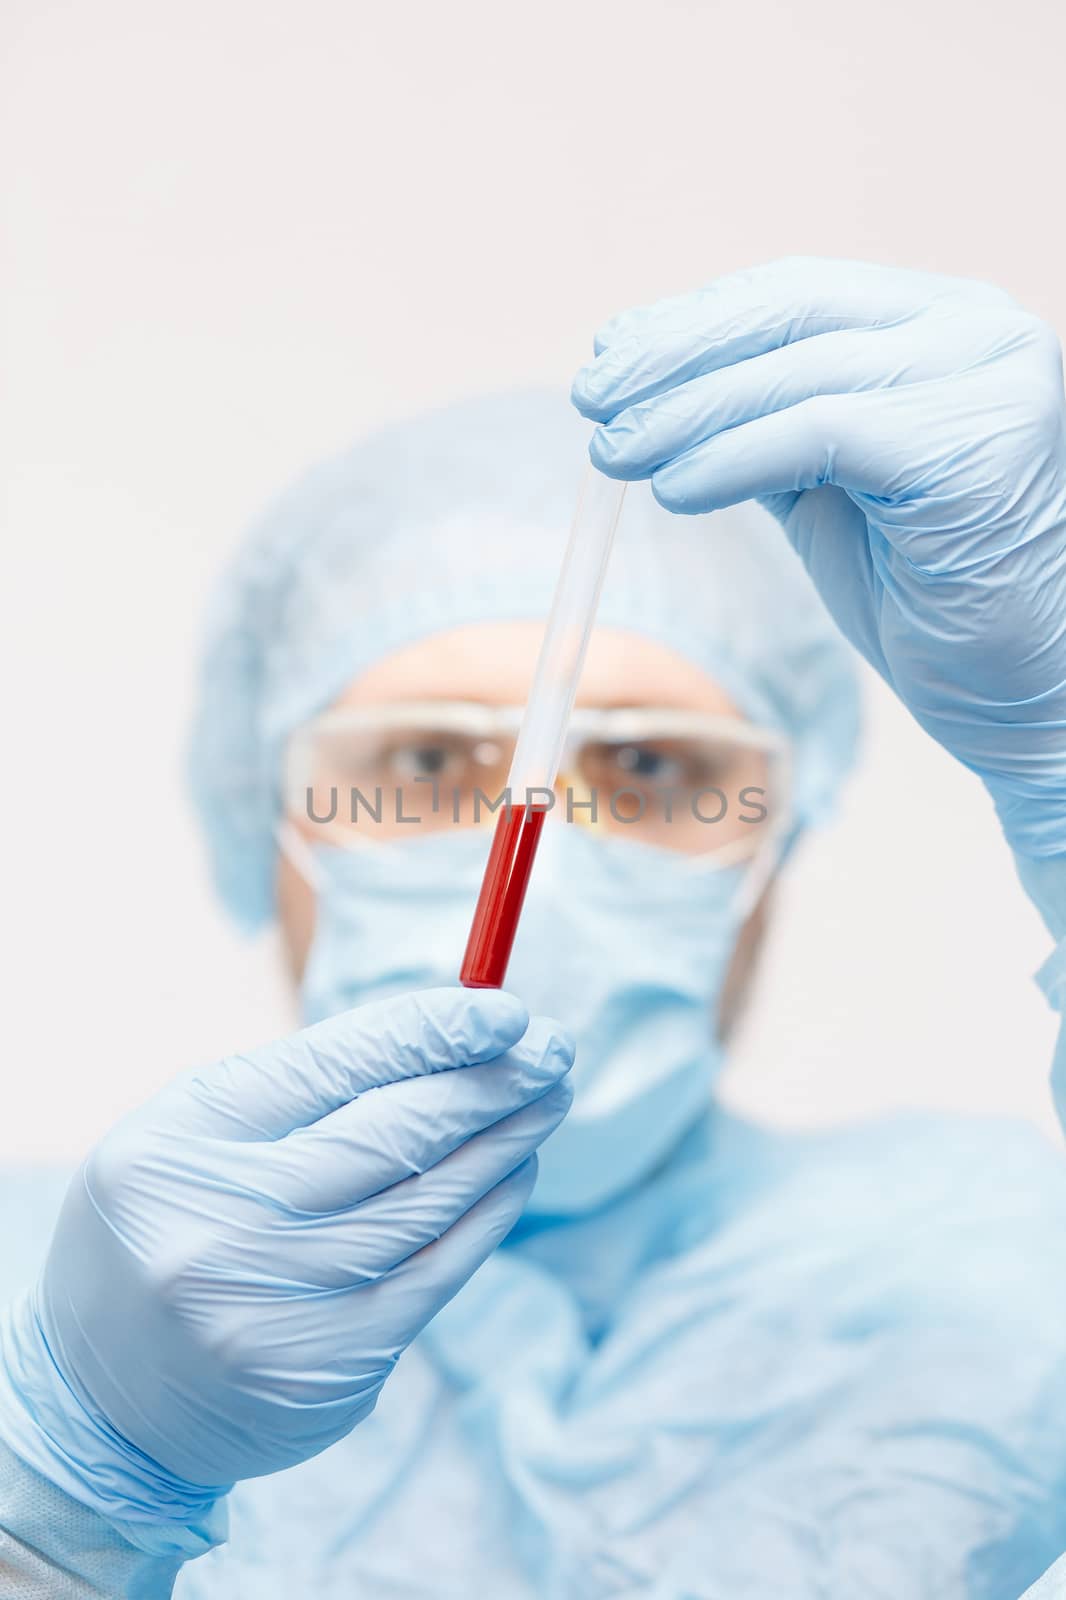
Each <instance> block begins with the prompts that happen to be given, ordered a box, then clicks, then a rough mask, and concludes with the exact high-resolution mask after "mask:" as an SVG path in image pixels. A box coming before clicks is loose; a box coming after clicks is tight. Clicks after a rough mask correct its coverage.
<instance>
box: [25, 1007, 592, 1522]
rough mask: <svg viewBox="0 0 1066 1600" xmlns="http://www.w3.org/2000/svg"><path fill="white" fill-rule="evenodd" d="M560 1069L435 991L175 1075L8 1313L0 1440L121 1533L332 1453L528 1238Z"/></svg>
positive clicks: (180, 1517) (485, 1016)
mask: <svg viewBox="0 0 1066 1600" xmlns="http://www.w3.org/2000/svg"><path fill="white" fill-rule="evenodd" d="M527 1024H528V1027H527ZM572 1059H573V1048H572V1045H571V1044H570V1042H569V1041H568V1039H567V1038H566V1037H565V1036H564V1035H562V1034H561V1033H560V1032H559V1031H558V1030H557V1029H555V1028H554V1026H553V1025H551V1024H549V1023H546V1022H544V1021H540V1020H538V1021H534V1022H533V1023H530V1022H529V1018H528V1015H527V1013H526V1011H525V1009H524V1007H523V1006H522V1005H521V1004H520V1003H519V1002H518V1001H517V1000H516V999H515V998H514V997H513V996H511V995H507V994H500V993H496V992H493V991H468V990H463V989H439V990H430V991H427V992H425V993H423V994H419V995H416V996H411V997H406V998H403V999H398V1000H389V1001H385V1002H381V1003H379V1004H375V1005H369V1006H365V1007H362V1008H361V1009H359V1010H356V1011H351V1012H347V1013H345V1014H344V1015H342V1016H339V1017H335V1018H333V1019H331V1020H330V1021H328V1022H324V1023H321V1024H319V1025H318V1026H317V1027H314V1028H310V1029H308V1030H307V1031H306V1032H304V1033H299V1034H296V1035H294V1036H293V1037H291V1038H289V1039H284V1040H282V1041H280V1042H279V1043H277V1044H272V1045H269V1046H267V1047H266V1048H265V1049H262V1050H258V1051H256V1052H255V1053H253V1054H252V1055H249V1056H234V1057H231V1058H229V1059H228V1060H226V1061H223V1062H221V1063H219V1064H217V1065H215V1066H212V1067H209V1068H207V1069H206V1070H203V1071H198V1072H193V1073H189V1074H186V1075H185V1076H183V1077H181V1078H179V1079H177V1080H176V1081H175V1082H174V1083H173V1084H172V1085H170V1086H169V1087H168V1088H167V1089H165V1090H164V1091H163V1092H162V1093H161V1094H159V1095H157V1096H156V1097H155V1098H154V1099H153V1100H151V1101H149V1102H148V1103H147V1104H146V1105H145V1106H144V1107H143V1109H141V1110H139V1111H137V1112H136V1113H134V1114H133V1115H132V1116H130V1117H128V1118H127V1119H126V1120H125V1121H123V1122H121V1123H119V1124H118V1126H117V1127H116V1128H115V1129H114V1130H113V1131H112V1132H111V1133H110V1134H108V1135H107V1137H106V1138H105V1139H104V1140H103V1142H102V1143H101V1144H100V1145H99V1146H98V1148H97V1149H96V1150H95V1151H94V1153H93V1154H92V1155H91V1156H90V1157H89V1159H88V1161H87V1162H86V1163H85V1166H84V1167H83V1168H82V1170H81V1172H80V1173H79V1174H78V1176H77V1177H76V1178H75V1180H74V1182H73V1183H72V1185H71V1187H70V1190H69V1192H68V1195H67V1198H66V1201H65V1203H64V1207H63V1210H62V1213H61V1215H60V1219H59V1222H58V1224H57V1226H56V1231H55V1235H54V1238H53V1241H52V1245H51V1249H50V1252H49V1255H48V1258H47V1261H46V1264H45V1267H44V1270H43V1274H42V1277H41V1280H40V1283H39V1284H38V1286H37V1288H36V1291H35V1292H34V1293H33V1294H32V1295H29V1296H27V1297H25V1298H24V1299H23V1300H21V1301H18V1302H16V1303H15V1304H14V1306H12V1307H11V1308H9V1310H8V1312H7V1314H6V1318H5V1321H4V1323H3V1327H2V1337H0V1433H2V1434H3V1436H4V1437H5V1438H6V1440H7V1442H8V1443H9V1444H10V1445H11V1446H12V1447H13V1448H14V1449H15V1450H16V1451H17V1452H18V1454H19V1455H20V1456H21V1457H22V1458H23V1460H25V1461H26V1462H28V1464H29V1465H30V1466H31V1467H34V1468H35V1469H36V1470H37V1471H38V1472H40V1473H42V1474H44V1476H45V1477H47V1478H48V1479H50V1480H51V1481H52V1482H53V1483H56V1484H58V1485H59V1487H60V1488H62V1489H64V1490H65V1491H66V1492H67V1493H69V1494H71V1495H73V1496H74V1497H75V1498H76V1499H78V1500H80V1501H81V1502H82V1503H83V1504H86V1505H88V1506H90V1507H92V1508H93V1509H94V1510H96V1511H99V1512H102V1513H103V1514H104V1515H105V1516H108V1517H110V1518H112V1519H113V1520H117V1521H119V1522H122V1523H126V1524H128V1523H131V1522H132V1523H135V1524H136V1523H141V1524H150V1523H156V1524H160V1523H162V1524H168V1525H170V1526H176V1525H177V1526H181V1525H191V1524H192V1523H194V1522H196V1521H197V1520H198V1519H202V1518H203V1517H204V1516H206V1515H207V1513H208V1512H209V1510H210V1508H211V1506H212V1505H213V1503H214V1501H215V1500H216V1499H218V1498H219V1497H220V1496H221V1495H222V1494H224V1493H225V1492H226V1491H227V1489H228V1488H229V1487H231V1486H232V1484H233V1483H234V1481H235V1480H237V1479H239V1478H247V1477H254V1476H257V1475H259V1474H261V1473H268V1472H274V1471H276V1470H277V1469H278V1468H281V1467H286V1466H289V1465H291V1464H293V1463H295V1462H298V1461H301V1460H303V1459H304V1458H305V1457H308V1456H312V1455H315V1454H317V1452H319V1451H320V1450H323V1449H325V1447H326V1446H327V1445H329V1444H332V1443H333V1442H334V1441H335V1440H337V1439H339V1438H340V1437H341V1436H342V1435H343V1434H346V1433H347V1432H348V1431H349V1430H350V1429H351V1428H352V1427H353V1426H354V1425H355V1424H356V1423H357V1422H359V1421H360V1419H361V1418H363V1417H365V1416H366V1415H367V1413H368V1412H369V1411H370V1410H371V1409H372V1408H373V1406H374V1402H375V1400H376V1398H377V1395H378V1391H379V1390H380V1388H381V1385H382V1383H383V1382H384V1380H385V1378H386V1377H387V1376H388V1374H389V1372H390V1370H391V1369H392V1367H393V1365H394V1363H395V1361H396V1359H397V1357H398V1356H399V1355H400V1353H401V1351H402V1350H403V1349H404V1347H405V1346H406V1345H407V1343H408V1342H409V1341H410V1340H411V1339H412V1338H413V1337H414V1335H415V1334H416V1333H418V1332H419V1331H420V1329H421V1328H423V1327H424V1326H425V1324H426V1323H427V1322H428V1321H429V1320H430V1318H431V1317H433V1316H434V1314H435V1313H436V1312H437V1311H438V1310H439V1309H440V1308H441V1306H443V1305H444V1304H445V1302H446V1301H447V1300H449V1299H450V1298H451V1296H452V1295H453V1294H455V1292H456V1291H457V1290H458V1289H459V1288H460V1287H461V1286H462V1285H463V1283H465V1282H466V1280H467V1279H468V1278H469V1277H470V1275H471V1273H472V1272H473V1271H474V1270H475V1268H477V1267H478V1266H479V1265H480V1264H481V1263H482V1262H483V1261H484V1260H485V1258H486V1257H487V1256H488V1255H489V1254H490V1252H491V1251H492V1250H493V1249H494V1247H495V1246H496V1245H497V1244H498V1243H499V1242H500V1240H501V1239H502V1238H503V1237H504V1235H505V1234H506V1233H507V1232H508V1230H509V1229H510V1228H511V1226H512V1224H513V1223H514V1222H515V1220H516V1218H517V1217H518V1215H519V1213H520V1212H521V1210H522V1208H523V1205H524V1204H525V1201H526V1199H527V1198H528V1195H529V1192H530V1188H531V1186H532V1183H533V1179H534V1175H535V1156H534V1155H533V1152H534V1150H535V1149H536V1147H537V1145H538V1144H540V1142H541V1140H542V1139H544V1138H545V1137H546V1136H547V1135H548V1134H549V1133H550V1132H551V1131H552V1130H553V1129H554V1128H555V1127H556V1126H557V1124H558V1123H559V1121H560V1120H561V1118H562V1116H563V1115H564V1113H565V1111H566V1108H567V1106H568V1104H569V1101H570V1089H569V1085H568V1084H567V1083H566V1082H565V1074H566V1073H567V1072H568V1071H569V1068H570V1065H571V1063H572ZM452 1069H455V1070H452ZM143 1547H144V1548H146V1549H148V1548H153V1546H152V1544H151V1541H150V1540H147V1539H146V1540H145V1541H144V1542H143ZM154 1548H158V1549H163V1548H167V1545H166V1541H165V1540H160V1541H158V1542H157V1544H156V1545H155V1546H154Z"/></svg>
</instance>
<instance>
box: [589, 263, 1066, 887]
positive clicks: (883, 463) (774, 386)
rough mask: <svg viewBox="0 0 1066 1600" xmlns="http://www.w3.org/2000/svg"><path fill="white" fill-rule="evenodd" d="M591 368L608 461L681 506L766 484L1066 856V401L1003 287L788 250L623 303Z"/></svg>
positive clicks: (868, 626)
mask: <svg viewBox="0 0 1066 1600" xmlns="http://www.w3.org/2000/svg"><path fill="white" fill-rule="evenodd" d="M596 348H597V351H598V352H599V353H598V355H597V357H596V359H595V360H594V361H593V362H592V363H591V364H590V365H589V366H588V367H586V368H585V369H584V370H583V371H582V372H581V373H579V374H578V377H577V379H576V381H575V384H574V391H573V396H574V402H575V404H576V405H577V407H578V409H579V410H580V411H581V412H582V413H583V414H584V415H585V416H588V417H590V418H593V419H594V420H595V421H597V422H599V423H601V424H603V426H602V427H600V428H599V429H598V430H597V432H596V433H595V434H594V436H593V441H592V459H593V461H594V462H595V464H596V465H597V466H598V467H600V468H601V469H602V470H603V471H604V472H605V473H607V474H609V475H610V476H612V477H618V478H647V477H650V478H651V481H652V485H653V488H654V492H655V494H656V496H657V497H658V499H659V500H660V501H661V502H662V504H663V505H664V506H666V507H667V508H668V509H669V510H671V511H679V512H702V511H711V510H714V509H716V508H719V507H722V506H727V505H731V504H733V503H735V502H737V501H740V500H746V499H760V500H762V501H763V502H764V503H765V504H767V505H768V506H769V507H770V509H771V510H772V511H773V512H774V513H775V515H776V516H777V517H778V519H779V521H780V522H781V524H782V526H783V527H784V529H785V532H786V533H787V535H788V537H789V539H790V540H791V542H792V544H793V545H794V546H795V548H796V549H797V550H798V552H799V554H800V556H801V557H802V559H803V561H804V563H805V564H806V566H807V568H808V570H809V572H810V573H811V576H812V577H813V579H814V581H815V583H816V584H817V586H818V588H819V590H820V591H821V594H822V597H823V599H824V600H825V602H826V604H827V605H828V607H829V610H830V611H831V612H832V614H833V616H834V618H835V619H836V621H837V623H838V625H839V626H840V628H841V629H842V631H843V632H844V633H845V634H846V635H847V637H848V638H849V639H850V640H851V641H852V643H853V644H854V645H856V646H857V648H858V649H859V650H860V651H861V652H862V654H863V655H864V656H865V657H866V658H867V660H868V661H870V662H872V664H873V665H874V666H875V667H876V668H877V670H878V671H879V672H880V673H881V674H882V675H883V676H884V677H885V678H886V679H887V681H888V682H889V683H890V684H891V685H892V687H893V688H894V689H895V690H896V692H897V693H898V694H899V696H900V698H901V699H902V700H903V701H904V702H905V704H906V705H907V706H909V707H910V709H911V711H912V712H913V713H914V715H915V716H916V717H917V719H918V721H919V722H920V723H921V724H922V726H923V727H924V728H925V729H927V731H928V732H929V733H931V734H932V735H933V737H934V738H935V739H937V740H938V741H939V742H940V743H941V744H942V745H944V746H945V748H946V749H948V750H950V751H951V752H952V754H954V755H955V756H957V757H958V759H959V760H960V761H962V762H964V763H965V764H966V765H967V766H968V767H971V768H972V769H973V770H974V771H975V772H977V773H979V774H980V775H981V777H982V778H983V779H984V781H985V783H986V784H987V786H988V788H989V790H990V792H991V794H992V797H993V799H994V801H995V803H996V807H997V809H998V811H999V815H1000V818H1001V820H1002V823H1003V826H1004V829H1005V831H1006V834H1007V837H1008V839H1009V840H1010V842H1011V844H1012V845H1013V846H1014V848H1015V849H1016V850H1017V851H1018V852H1019V853H1020V854H1022V855H1028V856H1032V857H1041V856H1050V855H1055V854H1058V853H1060V852H1063V851H1066V402H1064V399H1063V384H1062V364H1061V358H1060V353H1059V348H1058V342H1057V340H1056V338H1055V336H1054V334H1053V333H1052V331H1051V329H1050V328H1048V327H1047V326H1046V325H1045V324H1043V323H1042V322H1040V321H1038V320H1037V319H1036V318H1035V317H1032V316H1030V315H1028V314H1027V313H1026V312H1024V311H1022V310H1020V309H1019V308H1018V306H1017V305H1015V303H1014V302H1013V301H1012V300H1011V299H1010V298H1009V297H1008V296H1007V295H1006V294H1004V293H1002V292H1001V291H1000V290H998V289H994V288H989V287H987V286H986V285H983V284H979V283H969V282H965V281H963V280H958V279H952V278H942V277H934V276H931V275H929V274H925V273H917V272H903V271H896V270H894V269H891V268H884V267H876V266H869V265H865V264H863V263H857V262H838V261H817V260H786V261H778V262H774V263H772V264H770V265H768V266H763V267H757V268H755V269H754V270H753V271H750V272H742V273H737V274H735V275H734V276H732V277H727V278H722V279H720V280H719V281H718V282H716V283H713V284H711V285H710V287H709V288H706V289H702V290H698V291H697V292H696V293H694V294H690V295H683V296H681V297H679V298H677V299H674V300H666V301H664V302H662V303H661V304H659V305H655V306H651V307H649V308H646V309H637V310H634V311H629V312H626V313H624V314H623V315H622V316H620V317H617V318H615V320H614V321H612V322H610V323H609V324H608V325H607V326H606V328H604V329H603V331H602V332H601V333H600V334H599V336H598V338H597V341H596Z"/></svg>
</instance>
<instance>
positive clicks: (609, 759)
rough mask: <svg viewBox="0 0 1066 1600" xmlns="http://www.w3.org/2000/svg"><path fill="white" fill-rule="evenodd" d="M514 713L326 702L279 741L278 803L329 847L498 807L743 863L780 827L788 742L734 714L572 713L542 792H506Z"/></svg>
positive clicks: (484, 821) (490, 812)
mask: <svg viewBox="0 0 1066 1600" xmlns="http://www.w3.org/2000/svg"><path fill="white" fill-rule="evenodd" d="M521 717H522V709H521V707H518V706H513V707H512V706H504V707H500V706H488V705H483V704H481V703H479V702H467V701H444V700H441V701H434V700H429V701H421V702H410V701H404V702H397V703H393V704H389V705H382V706H371V707H366V708H363V707H360V708H352V709H339V710H333V711H327V712H325V713H324V714H323V715H321V716H319V717H316V718H315V719H314V721H312V722H310V723H308V724H306V725H305V726H304V727H302V728H301V729H299V730H298V732H297V733H296V734H295V735H294V736H293V737H292V739H291V740H290V742H289V746H288V749H287V752H286V760H285V770H284V790H285V809H286V812H287V815H288V817H289V819H290V820H291V821H292V822H294V823H296V824H297V825H298V826H299V827H300V831H301V832H302V833H303V834H304V836H305V837H307V836H308V835H310V836H311V837H314V838H317V839H320V840H322V841H323V842H328V843H332V844H336V845H340V846H350V845H358V844H360V843H369V842H372V841H374V840H379V841H383V842H384V841H392V840H396V839H402V838H411V837H413V836H415V835H416V833H417V832H418V831H437V830H441V829H445V828H452V827H464V828H470V827H478V826H491V825H492V824H493V823H494V821H495V818H496V816H497V815H498V814H499V811H500V809H501V808H502V807H503V806H505V805H507V804H508V803H510V804H512V805H514V806H521V805H524V804H527V803H532V804H535V805H538V806H543V805H545V804H550V805H551V809H552V810H553V811H554V812H555V814H556V815H557V817H559V818H560V819H561V820H563V821H566V822H572V823H575V824H577V825H580V826H584V827H589V828H593V829H596V830H599V831H600V832H602V833H603V834H605V835H616V836H620V837H625V838H629V839H633V840H638V841H640V842H642V843H644V844H651V845H657V846H660V847H662V848H665V849H668V850H676V851H679V852H682V853H684V854H686V855H693V856H701V855H706V854H710V853H714V854H719V853H722V854H724V855H725V856H726V857H727V858H728V859H733V858H742V857H746V856H747V855H749V854H753V853H755V851H756V850H757V849H758V848H759V847H760V846H762V845H764V844H766V843H767V842H768V836H770V835H772V836H774V837H777V836H779V835H780V833H781V831H782V830H783V828H784V827H785V825H786V821H787V816H788V809H789V794H788V759H787V757H788V748H787V742H786V741H785V740H784V739H782V738H780V736H778V735H776V734H774V733H772V732H769V731H768V730H766V729H762V728H758V727H755V726H754V725H753V724H751V723H749V722H745V721H743V720H742V719H739V718H732V717H717V716H703V715H699V714H694V713H691V712H686V711H674V710H667V709H654V708H644V707H640V708H620V709H613V708H612V709H610V710H603V709H598V708H580V709H578V710H576V711H575V712H574V713H573V716H572V718H571V723H570V728H569V732H568V736H567V742H566V746H565V748H564V751H563V759H562V762H561V765H560V773H559V778H558V780H557V782H556V786H555V792H554V795H551V796H545V795H544V794H542V793H540V792H537V793H535V794H533V795H531V796H526V795H508V791H507V775H508V771H509V769H510V765H511V758H512V756H513V755H514V746H515V740H516V738H517V735H518V728H519V723H520V721H521Z"/></svg>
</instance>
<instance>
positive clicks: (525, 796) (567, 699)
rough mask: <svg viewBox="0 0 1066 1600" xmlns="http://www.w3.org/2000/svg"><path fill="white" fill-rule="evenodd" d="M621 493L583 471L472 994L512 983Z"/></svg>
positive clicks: (483, 914)
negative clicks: (511, 968) (510, 968)
mask: <svg viewBox="0 0 1066 1600" xmlns="http://www.w3.org/2000/svg"><path fill="white" fill-rule="evenodd" d="M624 494H625V484H624V483H617V482H615V480H614V479H612V478H605V477H604V476H603V474H602V473H601V472H597V471H596V470H595V468H593V467H589V468H588V470H587V471H586V473H585V478H584V481H583V483H582V486H581V492H580V494H579V496H578V501H577V509H576V510H575V512H574V521H573V524H572V526H571V529H570V540H569V543H568V544H567V547H566V554H565V556H564V557H563V566H562V571H561V572H560V574H559V581H558V583H557V584H556V586H555V595H554V598H553V600H552V608H551V612H550V614H549V616H548V625H547V628H546V629H545V632H544V639H543V642H542V644H541V647H540V655H539V657H538V659H537V669H536V672H535V673H534V675H533V687H532V689H531V690H530V693H529V699H528V701H527V702H526V709H525V713H524V715H523V717H522V725H521V727H520V728H519V731H518V740H517V742H516V744H515V752H514V760H513V761H512V762H511V771H510V774H509V776H508V779H507V788H508V793H509V795H510V802H509V804H507V805H505V806H504V807H503V808H502V810H501V811H500V814H499V816H498V817H497V819H496V831H495V833H494V834H493V837H492V847H491V849H490V851H489V859H488V861H487V863H486V865H485V875H484V877H483V878H482V880H481V892H480V894H479V895H478V902H477V908H476V909H475V911H474V921H473V923H472V925H471V928H470V937H469V938H468V939H467V942H466V953H465V955H464V956H463V964H462V967H461V968H460V972H459V981H460V983H462V984H464V985H465V986H466V987H467V988H468V989H500V988H502V987H503V981H504V979H505V977H506V976H507V963H508V961H509V960H510V957H511V948H512V946H513V944H514V940H515V934H516V933H517V932H518V919H519V917H520V916H521V914H522V904H523V902H524V900H525V898H526V889H527V887H528V885H529V877H530V873H531V872H532V870H533V862H534V859H535V858H536V854H537V845H538V843H539V842H540V835H541V830H542V828H543V826H544V819H545V817H546V816H547V814H548V812H549V811H550V810H551V807H552V804H553V803H554V784H555V779H556V777H557V776H558V772H559V762H560V760H561V758H562V752H563V743H564V741H565V739H566V729H567V724H568V723H569V721H570V712H571V710H572V709H573V704H574V696H575V694H576V693H577V686H578V680H579V679H580V677H581V669H582V667H583V666H584V664H585V651H586V649H587V647H588V642H589V635H590V634H591V632H592V625H593V623H594V621H595V619H596V607H597V605H598V604H599V599H600V590H601V589H602V588H603V579H604V575H605V573H606V571H607V562H608V559H609V557H610V554H611V545H612V543H613V541H614V531H615V528H616V527H617V526H618V517H619V513H620V512H621V509H622V497H623V495H624Z"/></svg>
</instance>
